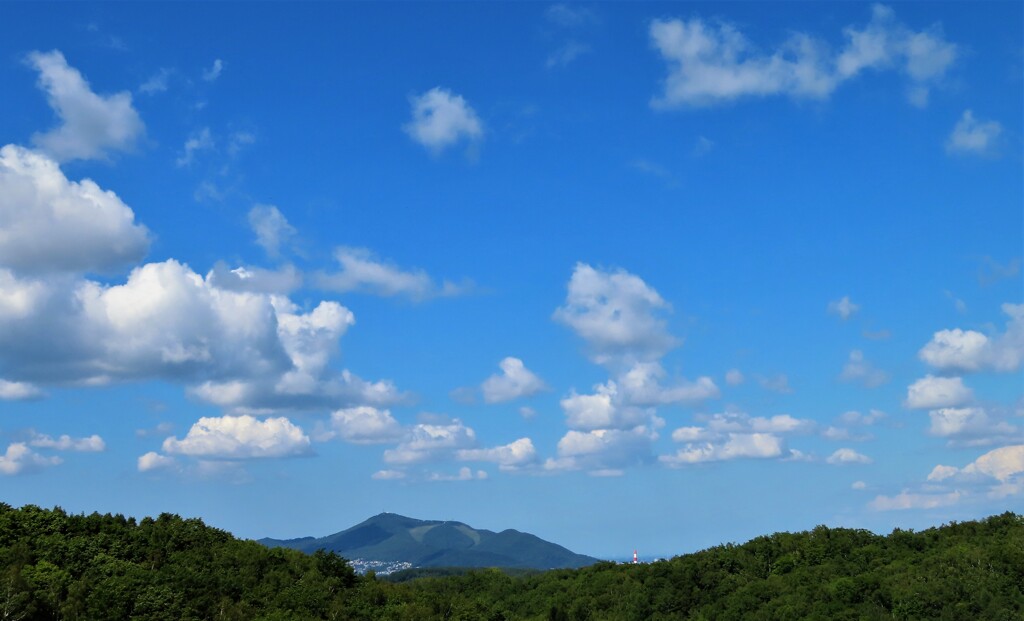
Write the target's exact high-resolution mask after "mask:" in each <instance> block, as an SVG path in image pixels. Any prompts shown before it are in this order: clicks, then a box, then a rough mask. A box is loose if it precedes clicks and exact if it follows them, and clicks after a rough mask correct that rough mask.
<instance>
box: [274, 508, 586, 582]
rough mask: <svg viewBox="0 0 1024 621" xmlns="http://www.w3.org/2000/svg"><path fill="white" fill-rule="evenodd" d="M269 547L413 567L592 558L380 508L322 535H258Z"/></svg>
mask: <svg viewBox="0 0 1024 621" xmlns="http://www.w3.org/2000/svg"><path fill="white" fill-rule="evenodd" d="M260 543H262V544H263V545H265V546H268V547H284V548H292V549H294V550H301V551H303V552H315V551H316V550H319V549H324V550H327V551H329V552H336V553H337V554H340V555H341V556H344V557H345V558H350V559H364V560H373V561H383V562H408V563H412V565H413V566H414V567H518V568H529V569H555V568H575V567H585V566H587V565H591V564H593V563H596V562H597V559H595V558H591V557H589V556H584V555H582V554H575V553H573V552H571V551H570V550H567V549H566V548H563V547H562V546H560V545H556V544H554V543H551V542H549V541H544V540H543V539H541V538H540V537H537V536H535V535H531V534H528V533H521V532H519V531H517V530H512V529H509V530H504V531H502V532H500V533H495V532H493V531H489V530H477V529H475V528H473V527H471V526H469V525H467V524H463V523H462V522H442V521H438V520H417V519H414V518H409V517H405V516H402V515H397V514H394V513H381V514H380V515H376V516H374V517H372V518H370V519H368V520H366V521H365V522H362V523H360V524H356V525H355V526H353V527H352V528H349V529H346V530H343V531H341V532H338V533H334V534H333V535H328V536H326V537H320V538H313V537H303V538H301V539H286V540H281V539H269V538H268V539H261V540H260Z"/></svg>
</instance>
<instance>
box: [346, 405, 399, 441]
mask: <svg viewBox="0 0 1024 621" xmlns="http://www.w3.org/2000/svg"><path fill="white" fill-rule="evenodd" d="M331 427H332V429H333V430H334V432H335V433H336V434H337V435H339V436H341V438H342V439H343V440H345V441H346V442H351V443H353V444H380V443H384V442H393V441H397V440H400V439H401V438H402V437H403V436H404V435H405V430H403V429H402V426H401V425H399V424H398V421H397V420H395V419H394V417H392V416H391V412H389V411H388V410H379V409H377V408H374V407H369V406H360V407H355V408H346V409H342V410H336V411H334V412H331Z"/></svg>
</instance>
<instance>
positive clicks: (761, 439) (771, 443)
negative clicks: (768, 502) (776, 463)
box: [658, 433, 782, 467]
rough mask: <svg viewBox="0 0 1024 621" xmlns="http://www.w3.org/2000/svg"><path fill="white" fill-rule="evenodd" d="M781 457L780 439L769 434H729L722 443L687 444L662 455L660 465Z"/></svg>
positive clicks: (675, 465) (677, 465)
mask: <svg viewBox="0 0 1024 621" xmlns="http://www.w3.org/2000/svg"><path fill="white" fill-rule="evenodd" d="M781 455H782V439H781V438H779V437H778V436H777V435H775V434H771V433H729V434H727V435H726V438H725V441H724V442H722V443H713V442H707V443H703V444H688V445H687V446H686V447H685V448H682V449H679V451H677V452H676V453H675V454H674V455H662V456H660V457H659V458H658V460H659V461H661V463H663V464H665V465H667V466H672V467H679V466H683V465H686V464H695V463H700V462H706V461H725V460H730V459H740V458H754V459H757V458H766V457H779V456H781Z"/></svg>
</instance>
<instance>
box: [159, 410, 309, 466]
mask: <svg viewBox="0 0 1024 621" xmlns="http://www.w3.org/2000/svg"><path fill="white" fill-rule="evenodd" d="M163 451H164V452H165V453H169V454H171V455H187V456H190V457H202V458H206V459H218V460H220V459H257V458H274V457H293V456H298V455H307V454H309V452H310V442H309V437H308V436H306V434H305V433H303V431H302V429H300V428H299V427H297V426H295V425H294V424H293V423H292V422H291V421H290V420H288V419H287V418H285V417H283V416H282V417H279V418H267V419H265V420H258V419H256V418H253V417H252V416H220V417H203V418H200V419H199V421H198V422H196V423H195V424H194V425H192V428H191V429H189V431H188V434H186V435H185V437H184V438H183V439H181V440H178V439H177V438H175V437H170V438H167V439H166V440H164V442H163Z"/></svg>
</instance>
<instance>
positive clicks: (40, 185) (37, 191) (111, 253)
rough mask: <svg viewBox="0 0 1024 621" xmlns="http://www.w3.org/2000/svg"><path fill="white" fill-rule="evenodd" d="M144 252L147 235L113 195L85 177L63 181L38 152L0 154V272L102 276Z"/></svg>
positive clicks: (11, 147)
mask: <svg viewBox="0 0 1024 621" xmlns="http://www.w3.org/2000/svg"><path fill="white" fill-rule="evenodd" d="M148 248H149V232H148V231H147V230H146V227H144V226H142V225H140V224H136V223H135V214H134V212H133V211H132V210H131V208H130V207H128V206H127V205H125V204H124V203H123V202H121V199H120V198H118V197H117V195H116V194H114V193H113V192H110V191H105V190H103V189H101V188H100V187H99V186H98V185H96V184H95V183H94V182H93V181H91V180H89V179H83V180H82V181H80V182H76V181H69V180H68V179H67V177H65V176H64V173H63V172H61V170H60V167H59V166H58V165H57V163H56V162H55V161H53V160H51V159H49V158H48V157H46V156H44V155H42V154H39V153H36V152H33V151H29V150H28V149H24V148H21V147H18V146H15V145H7V146H5V147H3V148H2V149H0V268H2V267H3V266H7V267H10V268H13V269H15V270H16V271H20V272H29V273H36V272H57V271H64V272H79V273H81V272H92V271H107V270H110V269H113V268H116V267H120V266H122V265H124V264H127V263H130V262H134V261H138V260H139V259H141V258H142V256H143V255H145V253H146V251H147V250H148Z"/></svg>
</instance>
